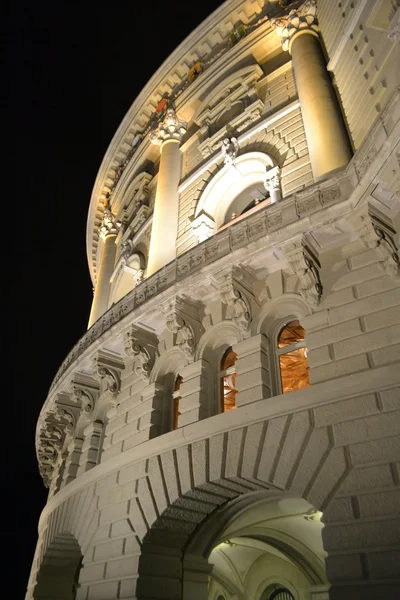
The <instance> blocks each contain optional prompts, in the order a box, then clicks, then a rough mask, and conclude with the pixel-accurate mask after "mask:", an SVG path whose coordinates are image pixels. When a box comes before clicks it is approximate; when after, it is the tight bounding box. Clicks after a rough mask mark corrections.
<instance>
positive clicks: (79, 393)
mask: <svg viewBox="0 0 400 600" xmlns="http://www.w3.org/2000/svg"><path fill="white" fill-rule="evenodd" d="M97 394H98V392H97V390H95V389H93V388H91V386H88V385H85V384H84V383H80V382H78V381H71V400H72V401H73V402H74V403H75V404H77V406H79V408H80V412H81V414H83V415H86V416H89V415H90V414H91V413H92V412H93V409H94V406H95V401H96V397H97Z"/></svg>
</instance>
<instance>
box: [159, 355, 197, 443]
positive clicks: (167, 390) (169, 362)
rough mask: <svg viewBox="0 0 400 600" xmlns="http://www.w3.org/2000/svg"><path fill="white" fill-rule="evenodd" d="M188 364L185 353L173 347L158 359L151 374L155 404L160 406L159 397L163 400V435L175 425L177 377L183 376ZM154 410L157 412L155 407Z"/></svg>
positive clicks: (161, 416)
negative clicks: (174, 409)
mask: <svg viewBox="0 0 400 600" xmlns="http://www.w3.org/2000/svg"><path fill="white" fill-rule="evenodd" d="M187 364H188V359H187V358H186V357H185V355H184V354H183V352H181V350H180V349H179V348H177V347H176V346H173V347H172V348H170V349H169V350H166V351H165V352H164V353H163V354H162V355H161V356H160V357H158V359H157V360H156V362H155V364H154V367H153V369H152V372H151V374H150V384H153V385H154V386H155V396H154V400H155V404H156V405H158V404H159V402H158V398H157V395H158V396H159V397H161V399H162V400H161V415H160V420H161V421H160V431H161V433H167V432H168V431H171V428H172V423H173V392H174V385H175V381H176V378H177V376H178V375H180V374H181V372H182V370H183V369H184V368H185V366H186V365H187ZM154 409H155V410H157V409H156V408H155V406H154Z"/></svg>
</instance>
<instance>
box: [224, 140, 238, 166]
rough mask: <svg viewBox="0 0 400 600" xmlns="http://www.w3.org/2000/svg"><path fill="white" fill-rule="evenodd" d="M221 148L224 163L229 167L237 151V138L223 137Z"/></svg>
mask: <svg viewBox="0 0 400 600" xmlns="http://www.w3.org/2000/svg"><path fill="white" fill-rule="evenodd" d="M221 150H222V155H223V157H224V165H225V166H227V167H231V166H232V165H233V161H234V159H235V158H236V157H237V155H238V152H239V142H238V141H237V138H235V137H231V138H224V139H223V140H222V144H221Z"/></svg>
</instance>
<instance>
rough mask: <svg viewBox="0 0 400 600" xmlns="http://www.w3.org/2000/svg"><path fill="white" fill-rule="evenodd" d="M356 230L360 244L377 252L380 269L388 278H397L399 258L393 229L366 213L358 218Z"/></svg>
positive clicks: (399, 273)
mask: <svg viewBox="0 0 400 600" xmlns="http://www.w3.org/2000/svg"><path fill="white" fill-rule="evenodd" d="M357 229H358V235H359V236H360V240H361V241H362V243H363V244H364V245H365V246H367V248H374V249H376V250H377V252H378V255H379V257H380V262H379V266H380V268H381V269H382V270H383V271H384V272H385V273H386V274H387V275H389V277H393V278H397V277H399V276H400V256H399V247H398V245H397V242H396V238H397V232H396V230H395V229H394V227H393V226H392V225H391V224H389V223H387V222H385V221H384V220H383V219H382V218H380V217H378V216H377V215H374V214H371V213H368V214H366V215H363V216H361V217H360V221H359V223H358V227H357Z"/></svg>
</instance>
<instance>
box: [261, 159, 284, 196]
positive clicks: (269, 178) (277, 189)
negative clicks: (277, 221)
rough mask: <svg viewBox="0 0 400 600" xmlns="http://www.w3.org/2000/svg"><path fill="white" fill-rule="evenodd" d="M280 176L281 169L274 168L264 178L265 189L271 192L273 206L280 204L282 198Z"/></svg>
mask: <svg viewBox="0 0 400 600" xmlns="http://www.w3.org/2000/svg"><path fill="white" fill-rule="evenodd" d="M280 174H281V171H280V169H279V167H273V168H272V169H269V171H267V172H266V173H265V176H264V187H265V189H266V190H267V192H269V197H270V199H271V204H274V203H275V202H278V200H280V199H281V198H282V194H281V185H280Z"/></svg>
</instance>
